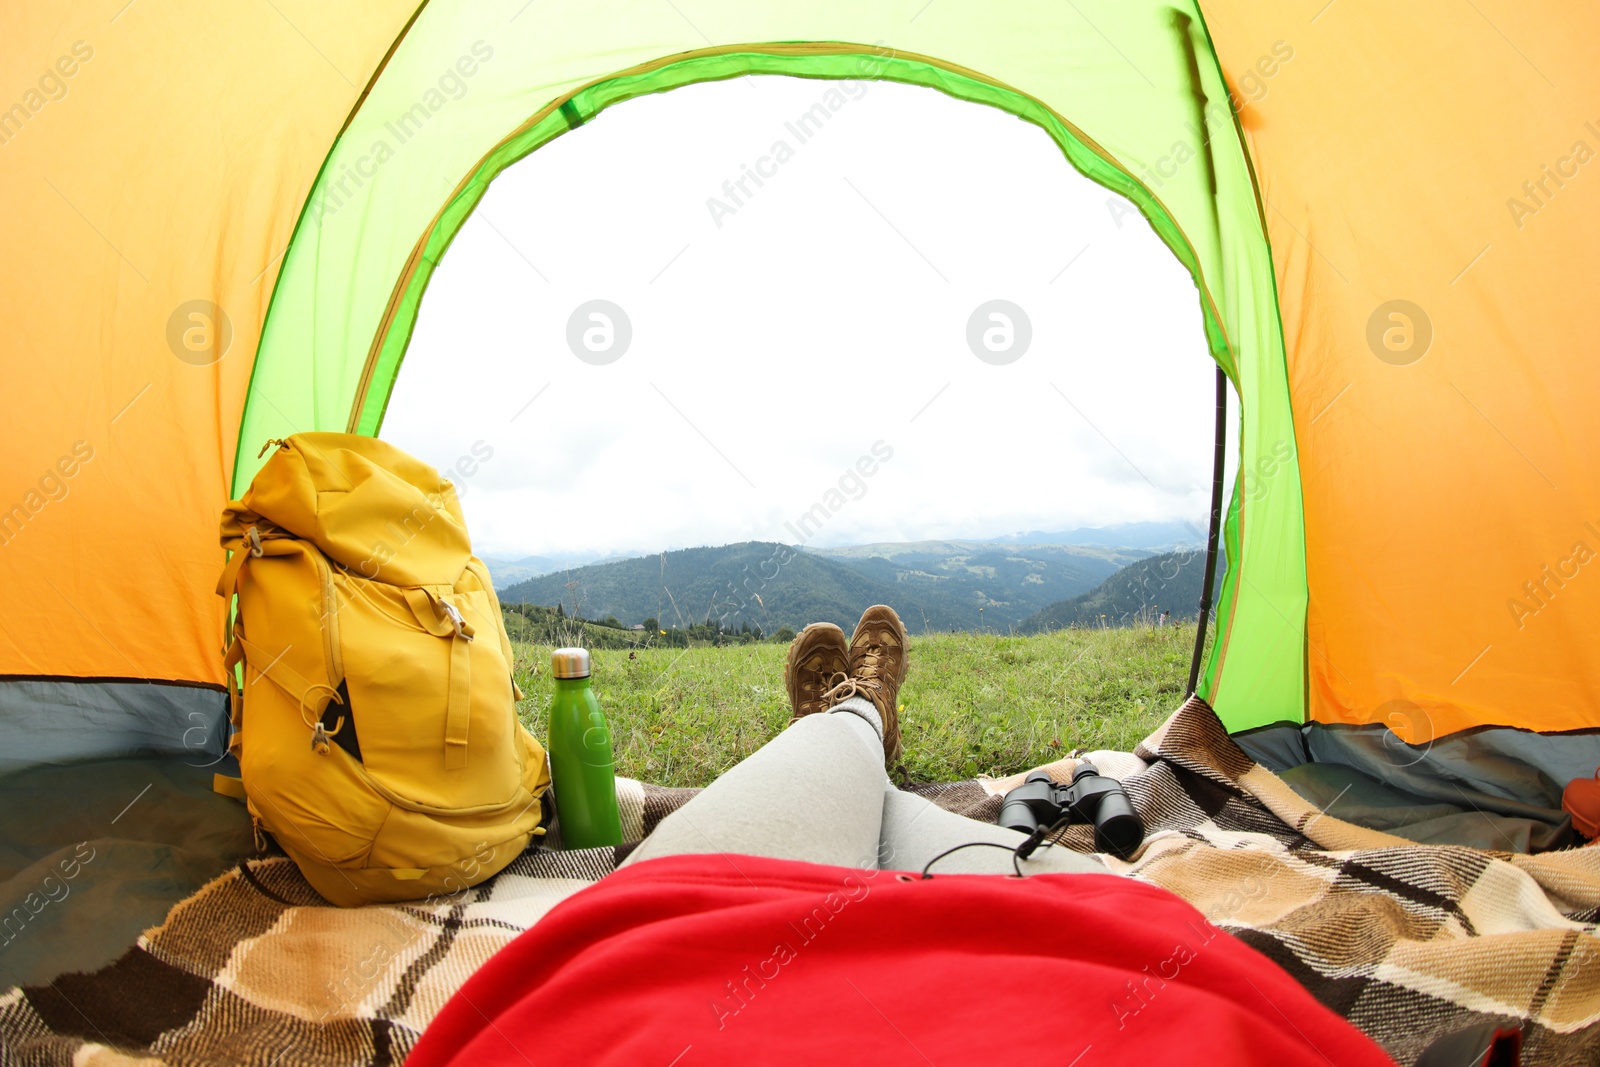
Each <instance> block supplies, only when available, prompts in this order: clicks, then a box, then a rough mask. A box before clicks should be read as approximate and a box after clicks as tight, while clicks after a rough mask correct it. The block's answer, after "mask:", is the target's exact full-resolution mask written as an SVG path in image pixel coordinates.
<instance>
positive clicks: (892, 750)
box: [850, 604, 906, 763]
mask: <svg viewBox="0 0 1600 1067" xmlns="http://www.w3.org/2000/svg"><path fill="white" fill-rule="evenodd" d="M905 680H906V628H905V625H904V624H903V623H901V621H900V616H899V615H896V614H895V611H894V609H893V608H891V607H889V606H888V605H885V604H874V605H873V606H872V607H870V608H868V609H867V610H866V611H865V612H863V613H862V615H861V621H860V622H858V623H856V632H855V634H854V635H853V636H852V637H851V638H850V681H851V682H852V683H854V690H855V691H856V692H857V693H859V695H861V696H864V697H867V698H869V699H870V700H871V701H872V703H873V706H875V707H876V708H877V709H878V715H879V716H880V717H881V718H882V719H883V755H884V759H885V760H886V761H887V762H889V763H893V762H895V761H896V760H898V759H899V758H900V714H899V705H898V703H897V701H898V700H899V698H900V686H901V684H902V683H903V682H904V681H905Z"/></svg>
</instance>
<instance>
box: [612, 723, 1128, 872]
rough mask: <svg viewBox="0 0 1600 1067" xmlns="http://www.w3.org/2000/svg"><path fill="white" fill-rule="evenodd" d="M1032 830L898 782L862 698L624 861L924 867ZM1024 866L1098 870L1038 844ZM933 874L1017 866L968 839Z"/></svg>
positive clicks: (769, 751) (755, 756) (795, 733)
mask: <svg viewBox="0 0 1600 1067" xmlns="http://www.w3.org/2000/svg"><path fill="white" fill-rule="evenodd" d="M1022 840H1023V835H1022V834H1019V833H1017V832H1016V831H1014V830H1007V829H1004V828H1003V827H999V826H991V825H989V824H987V823H981V822H976V821H974V820H972V819H968V818H965V817H963V816H961V815H957V814H955V813H954V812H949V811H945V810H944V809H943V808H940V807H938V806H937V805H935V804H933V803H931V802H929V801H927V800H924V799H923V798H921V797H919V796H914V795H912V794H910V793H906V792H902V791H901V790H899V789H896V788H895V787H894V786H893V785H891V784H890V782H889V778H888V776H887V775H886V774H884V771H883V736H882V725H881V721H880V719H879V718H878V712H877V709H875V708H874V707H873V706H872V703H871V702H870V701H868V700H865V699H863V698H861V697H854V698H852V699H850V700H846V701H844V702H843V703H841V704H839V705H838V706H836V707H834V708H832V709H831V710H830V711H829V712H827V713H825V714H820V715H808V716H806V717H805V718H803V719H800V720H799V721H797V722H795V723H793V724H792V725H790V726H789V728H788V729H786V730H784V731H783V733H781V734H779V735H778V736H777V737H775V738H773V739H772V740H771V741H769V742H767V743H766V744H765V745H763V746H762V747H761V749H760V750H758V751H756V752H754V753H752V754H751V755H750V756H749V757H748V758H747V759H745V760H744V761H743V762H741V763H740V764H739V765H738V766H736V767H734V768H733V769H731V770H729V771H728V772H727V773H725V774H723V775H722V776H721V777H720V778H718V779H717V780H716V781H714V782H712V783H711V784H710V785H709V786H707V787H706V788H705V789H704V790H703V791H702V792H701V793H700V794H699V795H698V796H696V797H695V798H694V799H692V800H690V801H689V802H688V803H687V804H685V805H684V806H683V807H681V808H679V809H678V810H677V811H675V812H673V813H672V814H671V815H669V816H667V817H666V818H665V819H663V820H661V824H660V825H659V826H657V827H656V829H655V832H653V833H652V834H651V835H650V836H649V837H647V838H645V839H644V841H643V842H642V843H641V844H640V845H639V847H638V848H637V849H635V850H634V851H633V853H632V854H631V855H630V856H629V857H628V858H627V860H626V861H625V863H624V866H626V864H628V863H635V862H638V861H640V860H646V859H653V858H655V857H657V856H676V855H684V854H690V853H708V852H730V853H737V854H741V855H746V856H770V857H773V858H776V859H792V860H805V861H808V862H811V863H826V864H832V865H834V866H840V867H856V868H860V869H880V868H882V869H890V870H900V871H921V870H922V868H923V865H924V864H926V863H927V862H928V861H929V860H931V859H933V858H934V857H935V856H937V855H938V854H939V853H941V852H943V851H944V850H945V849H947V848H951V847H953V846H955V845H960V844H965V843H966V842H968V841H992V842H995V843H996V844H1001V845H1004V846H1006V848H1008V849H1010V848H1015V847H1016V845H1017V844H1018V843H1019V842H1021V841H1022ZM1022 871H1023V873H1024V874H1035V873H1042V872H1046V871H1055V872H1063V871H1064V872H1098V873H1101V874H1104V873H1105V871H1106V868H1105V867H1104V866H1102V865H1101V864H1100V863H1098V862H1096V861H1095V860H1093V859H1091V858H1090V857H1088V856H1083V855H1080V854H1077V853H1074V852H1069V851H1067V850H1066V849H1062V848H1050V849H1046V850H1045V851H1043V852H1039V853H1035V854H1034V858H1032V859H1030V860H1027V861H1025V862H1024V863H1023V864H1022ZM932 873H934V874H1011V873H1012V867H1011V856H1010V855H1008V854H1007V852H1005V851H1003V850H1001V849H998V848H988V847H980V848H966V849H962V850H961V851H960V852H956V853H953V854H952V855H949V856H947V857H945V858H944V859H942V860H940V861H939V862H938V863H937V864H935V865H934V868H933V871H932Z"/></svg>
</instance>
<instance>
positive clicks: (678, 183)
mask: <svg viewBox="0 0 1600 1067" xmlns="http://www.w3.org/2000/svg"><path fill="white" fill-rule="evenodd" d="M830 94H831V95H830ZM818 104H820V105H822V107H821V109H820V110H819V111H814V112H812V113H813V114H814V115H821V114H822V113H824V112H825V113H826V114H827V118H826V120H825V121H824V120H823V119H821V118H820V117H816V118H813V119H812V120H811V122H810V124H809V125H806V126H802V125H801V124H800V123H799V121H798V120H799V117H800V116H801V115H803V114H806V113H807V112H808V111H812V109H813V106H814V105H818ZM752 172H753V173H755V174H756V175H757V176H758V177H760V184H759V185H758V184H757V183H756V180H755V178H752V177H750V176H749V174H750V173H752ZM741 178H742V179H743V188H742V189H741V188H740V185H739V182H740V179H741ZM725 183H727V187H726V188H725ZM596 300H603V301H608V302H609V303H610V304H611V305H613V306H614V307H615V308H618V309H621V312H622V315H624V316H625V317H626V325H624V323H623V322H622V321H621V317H620V316H618V315H617V314H616V313H615V312H612V311H610V310H609V309H608V308H605V307H601V308H598V309H595V308H592V307H589V306H586V305H589V302H591V301H596ZM995 300H1001V301H1007V302H1009V304H1010V305H1012V306H1013V307H1015V308H1018V309H1020V310H1021V312H1022V316H1018V315H1017V314H1016V313H1015V312H1012V311H1009V310H1008V309H1007V308H1005V307H1001V308H999V309H997V312H996V313H997V314H999V315H1000V317H999V318H991V317H989V311H990V310H994V309H988V308H986V309H984V313H982V314H980V315H979V316H978V322H977V324H976V327H975V329H972V330H969V325H970V322H971V320H972V319H973V316H974V313H975V312H977V311H979V308H980V305H986V304H988V302H990V301H995ZM575 312H577V313H578V319H577V322H576V324H575V326H574V328H573V329H571V330H569V325H573V323H572V320H573V318H574V313H575ZM591 312H593V313H594V314H598V315H599V316H600V317H598V318H596V317H591ZM1023 316H1025V318H1026V326H1025V325H1024V324H1023V322H1022V321H1021V320H1022V317H1023ZM1030 330H1031V339H1030V340H1029V341H1028V342H1027V346H1026V348H1025V349H1022V348H1021V341H1022V335H1023V333H1024V332H1027V331H1030ZM629 331H631V337H629V338H627V339H626V344H625V347H624V344H623V341H624V336H623V335H624V334H625V333H627V332H629ZM986 333H987V336H985V334H986ZM569 334H571V335H572V337H573V338H574V339H575V341H576V347H577V350H578V351H579V352H581V354H582V357H583V358H580V355H578V354H575V352H574V348H573V346H572V345H571V344H569ZM969 334H970V335H972V336H973V337H975V338H976V345H977V351H976V352H975V350H974V347H973V344H972V343H971V341H970V340H969ZM1008 345H1009V347H1008ZM1018 351H1021V355H1020V356H1018V355H1017V352H1018ZM619 352H620V355H619V354H618V353H619ZM979 353H981V354H982V356H983V357H984V358H980V354H979ZM606 360H609V362H606ZM1007 360H1009V362H1008V361H1007ZM1212 376H1213V365H1212V363H1211V362H1210V360H1209V358H1208V357H1207V355H1206V351H1205V342H1204V334H1203V330H1202V326H1201V318H1200V310H1199V305H1198V301H1197V297H1196V294H1195V289H1194V285H1193V283H1192V281H1191V280H1190V278H1189V276H1188V274H1187V273H1186V272H1185V271H1184V270H1183V268H1182V267H1181V266H1180V265H1179V264H1178V262H1177V260H1176V259H1175V258H1174V257H1173V256H1172V254H1171V253H1170V252H1168V251H1167V249H1166V248H1165V247H1164V246H1163V245H1162V244H1161V242H1160V241H1159V240H1158V239H1157V237H1156V236H1155V234H1154V233H1153V232H1152V231H1151V230H1150V228H1149V226H1148V224H1146V223H1145V222H1144V220H1143V219H1142V218H1141V217H1139V215H1138V214H1137V213H1136V212H1134V211H1132V209H1131V208H1130V207H1129V206H1128V205H1127V204H1126V202H1124V201H1122V200H1120V199H1118V198H1115V197H1113V196H1112V195H1111V194H1110V193H1108V192H1107V191H1106V190H1104V189H1102V188H1100V187H1099V186H1097V185H1095V184H1093V183H1092V182H1090V181H1089V180H1088V179H1086V178H1083V177H1081V176H1080V175H1078V174H1077V172H1075V171H1074V170H1072V168H1071V167H1070V166H1069V165H1068V164H1067V163H1066V161H1065V160H1064V159H1063V157H1062V156H1061V154H1060V152H1059V150H1058V149H1057V148H1056V147H1055V146H1054V145H1053V144H1052V143H1051V141H1050V140H1049V138H1048V137H1047V136H1046V135H1045V134H1044V133H1043V132H1042V131H1040V130H1039V129H1037V128H1036V127H1034V126H1030V125H1027V124H1025V123H1023V122H1021V121H1019V120H1017V119H1014V118H1012V117H1010V116H1008V115H1005V114H1002V113H1001V112H998V111H995V110H992V109H989V108H984V107H978V106H974V105H971V104H965V103H961V102H958V101H955V100H952V99H950V98H948V97H945V96H942V95H940V94H938V93H936V92H933V91H930V90H927V89H921V88H917V87H912V86H904V85H895V84H890V83H843V84H841V83H834V82H822V81H806V80H801V79H792V78H779V77H761V78H743V79H738V80H734V81H731V82H722V83H716V84H708V85H696V86H690V87H687V88H684V89H679V90H676V91H674V92H671V93H669V94H666V95H661V96H650V97H644V98H642V99H639V100H635V101H631V102H629V103H626V104H622V105H619V106H617V107H615V108H612V109H611V110H608V111H606V112H604V113H602V114H601V115H600V116H598V117H597V118H596V119H595V120H593V121H592V122H591V123H589V124H588V125H585V126H584V127H582V128H581V129H578V130H576V131H573V132H571V133H569V134H567V135H565V136H563V137H561V138H559V139H557V140H556V141H555V142H553V143H551V144H550V145H548V146H546V147H545V148H543V149H541V150H539V151H538V152H536V153H535V154H534V155H532V156H530V157H529V158H527V159H525V160H523V161H522V162H521V163H519V164H518V165H516V166H515V167H513V168H511V169H510V170H508V171H507V172H506V173H505V174H503V175H502V176H501V177H500V178H499V179H498V181H496V183H495V184H494V186H493V187H492V188H491V189H490V191H489V193H488V195H487V196H486V197H485V199H484V201H483V204H482V206H481V207H480V208H479V210H478V212H477V213H476V215H475V216H474V217H473V218H472V219H471V220H470V221H469V222H468V223H467V225H466V226H465V228H464V229H463V230H462V232H461V234H460V236H458V237H457V239H456V241H455V243H454V245H453V246H452V247H451V249H450V251H449V253H448V255H447V256H446V257H445V259H444V261H443V263H442V264H441V266H440V267H439V270H438V272H437V273H436V274H435V275H434V277H433V281H432V284H431V286H430V288H429V289H428V292H427V295H426V297H425V298H424V300H423V302H422V310H421V315H420V318H419V321H418V324H417V329H416V333H415V336H414V338H413V340H412V342H411V348H410V352H409V354H408V355H407V356H406V362H405V366H404V369H403V371H402V372H401V374H400V378H399V383H398V385H397V387H396V389H395V392H394V397H393V400H392V401H391V403H390V405H389V411H388V418H387V421H386V423H385V425H384V428H383V436H384V437H385V438H387V439H389V440H391V441H394V442H395V443H396V444H398V445H400V446H401V447H403V448H406V449H408V450H410V451H412V452H414V453H416V454H418V455H419V456H421V457H423V458H424V459H426V460H428V461H430V462H432V463H434V464H436V465H438V466H439V467H440V468H441V469H442V468H446V467H451V466H455V465H456V463H457V461H458V459H459V457H463V456H473V454H474V448H475V447H476V450H477V453H478V455H479V456H480V457H481V456H483V455H489V458H487V459H486V460H482V461H481V462H477V463H476V468H475V469H473V465H472V464H469V465H468V467H467V469H469V470H471V471H472V473H471V474H470V476H464V475H462V474H461V473H459V472H458V473H457V474H456V475H455V479H454V480H455V481H456V482H457V484H458V486H459V487H460V488H461V490H462V503H463V506H464V508H465V511H466V514H467V520H468V524H469V527H470V529H471V531H472V535H473V540H474V544H475V547H476V548H477V550H478V551H479V552H480V554H484V555H490V556H496V557H502V558H520V557H521V556H524V555H529V554H547V553H554V552H574V551H587V550H594V551H596V552H597V553H608V552H633V551H639V552H651V551H657V550H660V549H664V548H679V547H687V546H692V545H702V544H722V543H725V542H730V541H740V540H749V539H759V540H778V541H783V542H786V543H795V542H797V541H800V540H802V538H801V537H799V536H796V534H795V533H794V532H793V530H791V529H790V525H789V524H793V523H796V522H797V521H798V519H799V517H800V516H801V515H802V514H803V513H806V512H807V511H808V510H809V509H812V508H813V506H814V505H817V504H819V503H820V504H822V505H823V506H824V510H822V511H821V512H813V514H814V515H821V516H825V517H826V522H824V523H822V524H821V526H820V528H815V527H816V521H815V520H814V521H813V525H812V528H808V529H807V530H806V535H807V538H808V539H809V542H808V543H810V544H813V545H840V544H854V543H860V542H865V541H883V540H919V539H924V538H953V537H992V536H997V535H1001V534H1006V533H1009V532H1014V531H1022V530H1057V529H1065V528H1070V527H1074V526H1081V525H1104V524H1108V523H1117V522H1129V521H1137V520H1146V519H1148V520H1156V519H1192V520H1196V521H1197V522H1198V523H1199V524H1200V526H1201V529H1203V528H1204V525H1203V516H1204V515H1205V512H1206V508H1207V503H1208V499H1209V476H1210V442H1211V424H1212V394H1213V377H1212ZM880 442H881V443H880ZM875 444H876V445H877V448H878V453H879V455H880V456H881V455H883V454H885V453H892V454H891V455H890V458H888V459H887V460H879V461H877V462H876V463H875V464H874V463H864V464H863V466H864V467H866V468H868V469H871V470H872V473H871V474H870V476H861V475H860V474H859V473H858V474H856V475H854V476H847V472H849V471H851V470H853V469H855V468H856V466H857V464H858V461H861V458H862V457H864V456H867V457H870V456H872V455H873V448H874V445H875ZM490 453H492V454H490ZM841 478H843V479H844V486H843V489H842V491H840V492H837V493H831V492H830V490H835V489H839V488H840V481H841Z"/></svg>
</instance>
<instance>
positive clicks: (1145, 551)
mask: <svg viewBox="0 0 1600 1067" xmlns="http://www.w3.org/2000/svg"><path fill="white" fill-rule="evenodd" d="M1204 542H1205V528H1204V526H1200V525H1196V524H1195V523H1192V522H1184V521H1175V522H1124V523H1117V524H1115V525H1112V526H1080V527H1078V528H1076V529H1071V530H1056V531H1053V532H1046V531H1040V530H1035V531H1031V532H1028V533H1016V534H1007V535H1005V536H1002V537H991V538H988V539H987V540H982V541H979V540H973V539H968V540H963V541H947V542H929V541H915V542H893V543H887V544H869V545H856V546H851V547H847V548H818V549H811V551H813V552H817V553H818V554H821V555H832V556H835V557H836V558H845V557H855V556H861V555H885V556H891V557H892V556H894V555H896V554H898V553H900V552H902V551H910V550H914V549H915V546H917V545H929V544H936V543H937V544H962V545H976V544H985V545H991V546H992V545H1067V546H1072V547H1076V548H1105V549H1114V550H1117V555H1116V558H1121V557H1128V558H1137V557H1139V556H1146V555H1150V554H1151V553H1154V552H1167V551H1172V550H1182V549H1193V548H1197V547H1199V546H1200V545H1201V544H1203V543H1204ZM643 555H645V553H642V552H639V553H631V554H630V553H627V552H609V553H599V552H558V553H551V554H546V555H536V556H520V557H517V558H515V559H513V558H510V557H508V556H483V562H484V563H486V564H488V567H489V574H490V576H491V577H492V578H493V579H494V587H495V588H496V589H505V588H507V587H508V586H512V585H515V584H517V583H518V582H525V581H527V580H528V579H529V578H537V577H540V576H541V575H545V574H554V573H556V572H557V571H563V570H571V569H573V568H576V567H584V566H587V565H588V564H591V563H608V562H612V561H616V560H623V559H628V558H630V557H637V556H643ZM652 558H653V557H652ZM1108 558H1112V557H1108ZM1125 561H1126V560H1124V562H1125Z"/></svg>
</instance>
